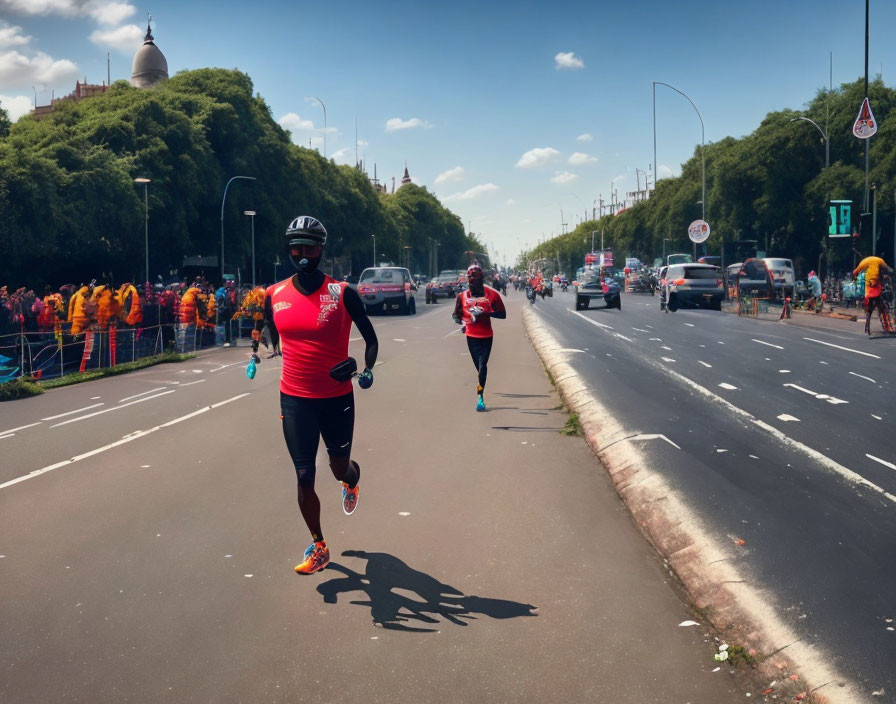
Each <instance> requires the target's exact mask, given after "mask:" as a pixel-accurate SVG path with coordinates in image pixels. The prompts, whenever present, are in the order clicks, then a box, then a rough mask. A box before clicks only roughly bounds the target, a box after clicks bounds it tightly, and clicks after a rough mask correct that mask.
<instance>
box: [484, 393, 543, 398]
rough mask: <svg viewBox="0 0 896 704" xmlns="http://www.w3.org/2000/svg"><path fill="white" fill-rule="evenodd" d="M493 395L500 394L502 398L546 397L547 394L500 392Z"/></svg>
mask: <svg viewBox="0 0 896 704" xmlns="http://www.w3.org/2000/svg"><path fill="white" fill-rule="evenodd" d="M495 396H502V397H504V398H547V397H548V395H547V394H502V393H496V394H495Z"/></svg>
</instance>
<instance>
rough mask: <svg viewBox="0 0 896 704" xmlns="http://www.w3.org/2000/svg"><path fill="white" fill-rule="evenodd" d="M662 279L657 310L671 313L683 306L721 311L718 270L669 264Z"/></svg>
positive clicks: (721, 283) (721, 294) (706, 265)
mask: <svg viewBox="0 0 896 704" xmlns="http://www.w3.org/2000/svg"><path fill="white" fill-rule="evenodd" d="M663 278H664V284H663V287H662V290H661V291H660V310H665V311H672V312H675V311H676V310H678V309H679V308H680V307H683V306H697V307H700V308H711V309H712V310H722V299H723V298H724V297H725V289H724V284H723V282H722V270H721V269H720V268H719V267H717V266H713V265H712V264H672V265H670V266H669V267H668V268H667V269H666V273H665V276H664V277H663Z"/></svg>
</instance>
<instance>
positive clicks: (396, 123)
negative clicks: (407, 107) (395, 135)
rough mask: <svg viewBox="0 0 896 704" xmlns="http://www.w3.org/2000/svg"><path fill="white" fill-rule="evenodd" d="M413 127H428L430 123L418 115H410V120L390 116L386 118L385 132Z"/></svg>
mask: <svg viewBox="0 0 896 704" xmlns="http://www.w3.org/2000/svg"><path fill="white" fill-rule="evenodd" d="M413 127H425V128H426V129H429V128H430V127H432V125H431V124H429V123H428V122H426V120H421V119H420V118H419V117H412V118H411V119H410V120H402V119H401V118H400V117H391V118H389V119H388V120H386V132H397V131H398V130H409V129H411V128H413Z"/></svg>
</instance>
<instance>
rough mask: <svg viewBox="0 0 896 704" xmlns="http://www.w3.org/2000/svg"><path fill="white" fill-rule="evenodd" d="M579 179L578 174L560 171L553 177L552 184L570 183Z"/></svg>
mask: <svg viewBox="0 0 896 704" xmlns="http://www.w3.org/2000/svg"><path fill="white" fill-rule="evenodd" d="M577 178H578V174H572V173H570V172H569V171H558V172H557V173H555V174H554V175H553V176H552V177H551V183H569V182H570V181H575V180H576V179H577Z"/></svg>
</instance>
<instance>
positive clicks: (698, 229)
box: [688, 220, 709, 244]
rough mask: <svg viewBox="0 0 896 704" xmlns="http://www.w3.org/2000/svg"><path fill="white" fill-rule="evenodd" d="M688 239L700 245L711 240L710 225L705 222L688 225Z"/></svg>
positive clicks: (697, 221) (698, 221) (696, 221)
mask: <svg viewBox="0 0 896 704" xmlns="http://www.w3.org/2000/svg"><path fill="white" fill-rule="evenodd" d="M688 237H689V238H690V240H691V242H696V243H697V244H700V243H701V242H706V240H707V239H709V223H708V222H706V221H705V220H694V222H692V223H691V224H690V225H688Z"/></svg>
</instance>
